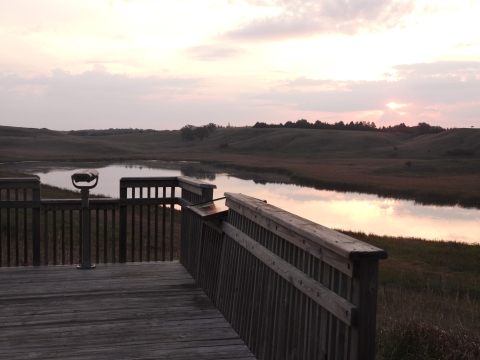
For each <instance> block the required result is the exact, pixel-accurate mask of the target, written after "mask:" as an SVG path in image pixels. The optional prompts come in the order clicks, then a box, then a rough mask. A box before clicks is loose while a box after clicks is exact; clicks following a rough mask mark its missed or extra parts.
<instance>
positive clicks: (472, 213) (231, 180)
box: [8, 162, 480, 243]
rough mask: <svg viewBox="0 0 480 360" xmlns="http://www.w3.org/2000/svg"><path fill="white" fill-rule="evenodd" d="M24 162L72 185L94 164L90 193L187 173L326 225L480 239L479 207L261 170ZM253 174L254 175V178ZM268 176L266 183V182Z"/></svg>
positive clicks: (45, 178)
mask: <svg viewBox="0 0 480 360" xmlns="http://www.w3.org/2000/svg"><path fill="white" fill-rule="evenodd" d="M60 165H61V164H58V166H55V167H52V166H48V165H45V164H32V163H29V164H22V165H21V166H20V165H17V167H18V168H17V169H12V165H9V167H8V169H9V170H12V171H14V170H16V171H24V172H30V173H35V174H37V175H39V176H40V179H41V181H42V182H43V183H47V184H52V185H55V186H59V187H64V188H68V189H72V190H73V187H72V185H71V181H70V175H71V174H72V173H73V172H75V171H76V170H80V169H85V168H95V169H98V170H99V172H100V181H99V184H98V186H97V188H95V189H94V193H97V194H99V193H100V194H105V195H108V196H113V197H118V193H119V179H120V178H121V177H134V176H180V175H183V176H191V177H195V178H198V179H202V180H204V181H207V182H211V183H214V184H216V185H217V190H216V191H215V195H216V196H218V197H219V196H222V195H223V193H224V192H237V193H243V194H247V195H250V196H253V197H256V198H259V199H265V200H267V201H268V203H269V204H273V205H275V206H278V207H280V208H283V209H285V210H287V211H290V212H292V213H294V214H297V215H299V216H302V217H305V218H307V219H310V220H312V221H315V222H318V223H320V224H322V225H324V226H327V227H330V228H337V229H345V230H352V231H363V232H366V233H374V234H379V235H391V236H412V237H420V238H428V239H438V240H456V241H462V242H469V243H473V242H480V211H479V210H476V209H465V208H460V207H457V206H453V207H447V206H434V205H428V206H423V205H416V204H414V202H413V201H405V200H396V199H390V198H381V197H378V196H375V195H369V194H359V193H342V192H335V191H330V190H316V189H313V188H307V187H301V186H296V185H293V184H285V183H283V184H282V183H272V182H270V181H269V180H268V179H266V178H262V175H258V174H251V177H250V179H246V178H247V177H248V175H247V174H243V175H242V176H241V177H242V178H239V177H236V176H231V175H228V174H226V173H219V172H215V170H212V169H211V168H208V167H205V166H203V165H202V164H199V163H187V162H184V163H162V162H142V163H141V164H138V163H137V164H117V165H111V164H99V163H95V164H92V163H82V164H73V165H72V164H63V165H61V166H60ZM252 178H253V180H252ZM267 182H268V184H267Z"/></svg>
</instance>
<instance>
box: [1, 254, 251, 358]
mask: <svg viewBox="0 0 480 360" xmlns="http://www.w3.org/2000/svg"><path fill="white" fill-rule="evenodd" d="M0 284H1V287H0V358H2V359H27V358H48V359H55V358H58V359H66V358H69V359H93V358H112V359H124V358H142V359H147V358H152V359H192V358H195V359H247V358H248V359H254V357H253V355H252V354H251V352H250V351H249V350H248V348H247V347H246V346H245V344H244V342H243V341H242V340H241V339H240V338H239V336H238V335H237V333H236V332H235V331H234V330H233V329H232V327H231V326H230V324H229V323H228V322H227V321H226V320H225V318H224V317H223V316H222V315H221V314H220V312H219V311H218V310H217V309H216V308H215V306H214V305H213V304H212V302H211V301H210V300H209V299H208V298H207V296H206V295H205V293H204V292H203V291H202V289H201V288H200V287H199V286H198V285H197V284H196V283H195V281H194V280H193V278H192V277H191V276H190V275H189V274H188V273H187V271H186V270H185V268H184V267H183V266H182V265H181V264H180V263H179V262H176V261H174V262H156V263H142V264H140V263H128V264H108V265H102V264H100V265H97V269H95V270H87V271H80V270H77V269H76V268H75V267H74V266H48V267H25V268H8V269H5V268H4V269H0Z"/></svg>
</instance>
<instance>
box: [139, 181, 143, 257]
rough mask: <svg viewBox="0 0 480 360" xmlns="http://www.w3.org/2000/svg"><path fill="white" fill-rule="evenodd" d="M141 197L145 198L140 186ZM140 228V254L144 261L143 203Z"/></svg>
mask: <svg viewBox="0 0 480 360" xmlns="http://www.w3.org/2000/svg"><path fill="white" fill-rule="evenodd" d="M140 199H143V187H140ZM138 228H139V229H138V230H139V231H140V236H139V238H140V244H139V246H140V249H139V251H138V254H139V256H140V262H142V261H143V205H140V224H139V226H138Z"/></svg>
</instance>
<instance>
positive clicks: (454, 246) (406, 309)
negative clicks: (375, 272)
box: [343, 231, 480, 359]
mask: <svg viewBox="0 0 480 360" xmlns="http://www.w3.org/2000/svg"><path fill="white" fill-rule="evenodd" d="M343 232H344V233H346V234H347V235H350V236H352V237H354V238H357V239H359V240H362V241H365V242H367V243H370V244H373V245H375V246H378V247H380V248H382V249H385V250H387V251H388V254H389V258H388V259H387V260H384V261H381V262H380V268H379V287H378V302H377V358H378V359H480V271H479V270H480V244H474V245H469V244H463V243H458V242H457V243H456V242H446V241H427V240H423V239H416V238H410V239H408V238H394V237H388V236H376V235H372V234H368V235H367V234H365V233H358V232H348V231H343Z"/></svg>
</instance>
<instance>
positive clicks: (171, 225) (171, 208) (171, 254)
mask: <svg viewBox="0 0 480 360" xmlns="http://www.w3.org/2000/svg"><path fill="white" fill-rule="evenodd" d="M174 197H175V188H174V187H173V186H172V188H171V190H170V199H171V200H172V202H171V203H170V261H173V226H174V222H173V221H174V218H175V206H174V205H173V198H174Z"/></svg>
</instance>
